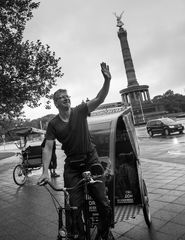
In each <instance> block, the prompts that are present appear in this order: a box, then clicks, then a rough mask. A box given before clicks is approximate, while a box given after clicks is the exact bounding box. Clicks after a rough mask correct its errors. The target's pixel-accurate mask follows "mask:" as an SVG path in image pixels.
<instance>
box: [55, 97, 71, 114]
mask: <svg viewBox="0 0 185 240" xmlns="http://www.w3.org/2000/svg"><path fill="white" fill-rule="evenodd" d="M55 105H56V107H57V108H58V109H65V110H68V109H69V108H70V107H71V101H70V96H68V94H67V93H60V94H59V95H58V96H57V98H56V101H55Z"/></svg>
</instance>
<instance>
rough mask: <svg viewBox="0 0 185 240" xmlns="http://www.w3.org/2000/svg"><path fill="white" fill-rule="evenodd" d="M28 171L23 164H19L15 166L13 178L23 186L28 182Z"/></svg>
mask: <svg viewBox="0 0 185 240" xmlns="http://www.w3.org/2000/svg"><path fill="white" fill-rule="evenodd" d="M26 177H27V176H26V171H25V169H24V167H23V165H21V164H18V165H17V166H15V168H14V170H13V180H14V182H15V183H16V184H17V185H19V186H23V185H24V184H25V182H26Z"/></svg>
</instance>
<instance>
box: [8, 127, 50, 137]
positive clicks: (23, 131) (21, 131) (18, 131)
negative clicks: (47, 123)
mask: <svg viewBox="0 0 185 240" xmlns="http://www.w3.org/2000/svg"><path fill="white" fill-rule="evenodd" d="M8 133H9V134H10V135H16V136H20V137H27V136H29V135H33V134H45V133H46V131H45V130H43V129H38V128H34V127H19V128H12V129H10V130H9V131H8Z"/></svg>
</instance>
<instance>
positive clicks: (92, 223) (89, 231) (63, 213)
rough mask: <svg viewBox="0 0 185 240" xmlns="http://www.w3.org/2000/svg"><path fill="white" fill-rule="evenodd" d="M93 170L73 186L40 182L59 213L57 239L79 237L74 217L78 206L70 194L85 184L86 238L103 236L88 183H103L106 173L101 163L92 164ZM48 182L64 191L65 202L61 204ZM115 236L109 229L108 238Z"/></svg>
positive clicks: (99, 239) (54, 188) (95, 239)
mask: <svg viewBox="0 0 185 240" xmlns="http://www.w3.org/2000/svg"><path fill="white" fill-rule="evenodd" d="M92 168H93V169H91V170H92V171H85V172H83V173H82V179H81V180H80V181H79V182H78V183H77V184H76V185H75V186H73V187H71V188H65V187H56V186H55V185H54V184H53V183H52V182H50V181H48V180H44V181H43V182H42V183H40V184H39V185H40V186H44V187H45V188H46V190H47V191H48V192H49V194H50V196H51V198H52V200H53V203H54V206H55V208H56V211H57V213H58V235H57V240H62V239H77V238H78V237H79V235H78V232H77V227H76V224H77V223H76V222H75V220H74V219H73V218H72V216H73V214H74V213H75V211H76V210H77V209H78V207H76V206H71V205H70V196H71V194H73V192H74V191H75V190H77V189H78V188H79V187H82V186H83V189H84V206H83V220H84V230H85V240H101V239H102V238H101V236H100V235H99V233H98V227H97V226H98V222H99V219H98V215H99V214H98V212H97V209H96V204H95V202H94V200H93V199H92V198H91V196H90V195H89V193H88V185H90V184H96V183H102V178H104V177H105V173H103V172H102V168H100V165H99V164H94V165H93V166H92ZM93 172H96V175H92V173H93ZM47 184H48V185H49V186H50V187H51V189H53V190H54V191H57V192H63V193H64V195H63V196H64V201H63V204H61V203H60V202H59V201H58V200H57V198H56V197H55V195H54V194H53V193H52V192H51V190H50V189H49V188H48V187H47ZM69 215H70V216H71V219H72V221H73V222H72V223H71V224H70V225H71V228H70V230H69V231H67V229H68V227H67V222H68V216H69ZM114 239H115V238H114V236H113V234H112V232H111V230H110V231H109V234H108V240H114Z"/></svg>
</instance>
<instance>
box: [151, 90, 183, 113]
mask: <svg viewBox="0 0 185 240" xmlns="http://www.w3.org/2000/svg"><path fill="white" fill-rule="evenodd" d="M152 101H153V102H154V103H157V104H162V105H163V106H164V108H165V110H166V111H168V112H169V113H178V112H184V111H185V96H183V95H181V94H178V93H174V92H173V91H172V90H168V91H166V92H165V93H164V94H163V95H157V96H155V97H154V98H153V99H152Z"/></svg>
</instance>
